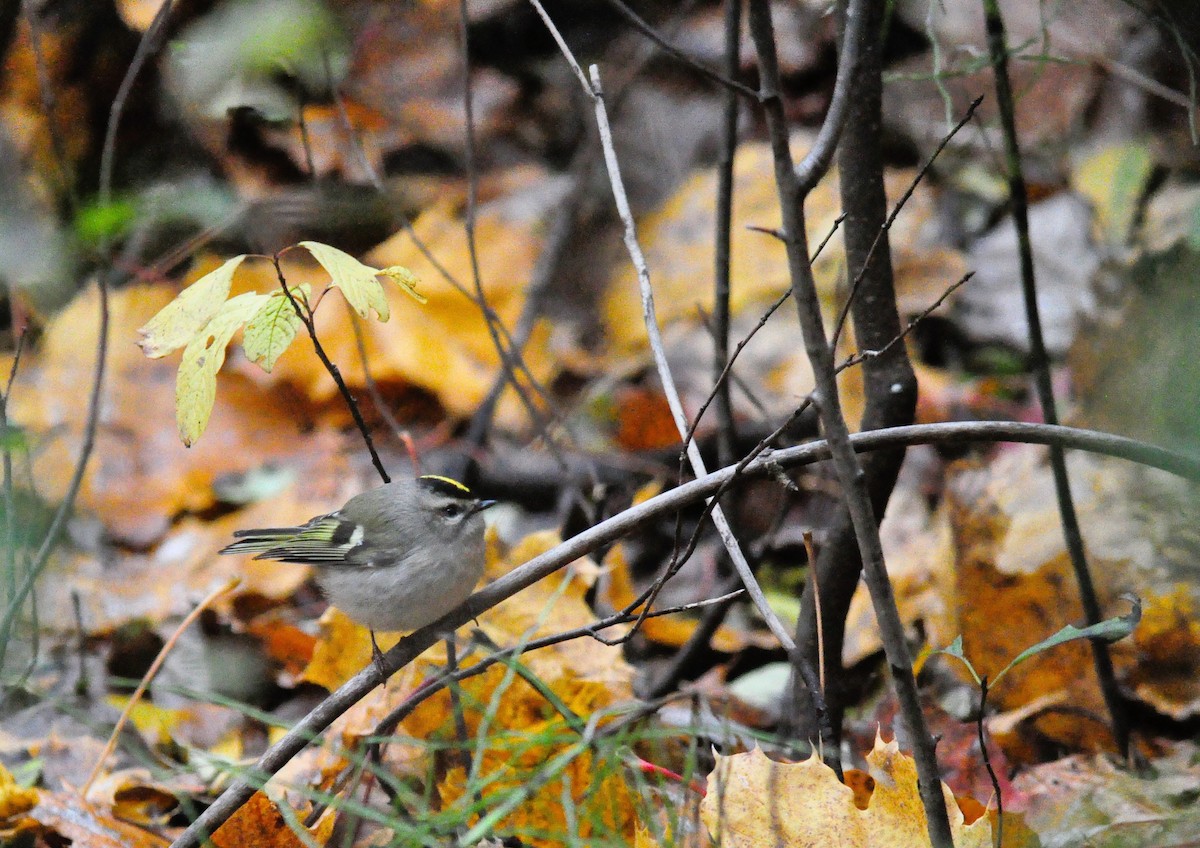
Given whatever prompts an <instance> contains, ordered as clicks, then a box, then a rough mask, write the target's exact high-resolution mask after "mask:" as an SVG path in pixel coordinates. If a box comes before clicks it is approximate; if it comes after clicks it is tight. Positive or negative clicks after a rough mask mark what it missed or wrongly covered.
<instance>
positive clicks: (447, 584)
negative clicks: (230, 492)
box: [221, 474, 495, 631]
mask: <svg viewBox="0 0 1200 848" xmlns="http://www.w3.org/2000/svg"><path fill="white" fill-rule="evenodd" d="M493 504H495V501H489V500H480V499H478V498H476V497H474V496H473V495H472V494H471V491H470V489H468V488H467V487H466V486H464V485H463V484H462V483H459V482H458V481H456V480H451V479H450V478H449V477H439V476H437V475H434V474H427V475H425V476H424V477H418V478H417V479H415V480H399V481H396V482H393V483H387V484H386V485H383V486H380V487H379V488H378V489H372V490H371V491H369V492H363V493H362V494H361V495H355V496H354V497H352V498H351V499H350V500H348V501H346V505H345V506H343V507H342V508H341V509H339V510H337V511H336V512H331V513H329V514H328V515H319V516H317V517H316V518H314V519H312V520H311V521H309V522H308V523H307V524H304V525H302V526H300V527H280V528H272V529H263V530H239V531H237V532H236V533H234V534H233V535H234V537H235V538H237V539H238V541H236V542H234V543H233V544H232V545H229V546H228V547H226V548H224V549H222V550H221V553H223V554H240V553H255V554H258V556H256V557H255V559H274V560H279V561H281V562H299V563H305V564H307V565H313V566H316V568H317V582H318V583H319V584H320V585H321V588H322V589H323V590H324V592H325V595H326V596H327V597H328V598H329V601H330V603H332V604H333V605H334V606H336V607H339V608H340V609H341V610H343V611H344V612H345V613H346V615H348V616H350V618H352V619H354V620H355V621H357V622H359V623H360V624H363V625H366V626H367V627H369V628H371V630H372V631H375V630H416V629H418V628H420V627H424V626H425V625H426V624H429V623H431V622H433V621H436V620H437V619H439V618H441V617H442V616H443V615H445V614H446V613H448V612H450V610H452V609H454V608H455V607H456V606H458V605H459V604H461V603H462V602H463V601H465V600H466V599H467V596H469V595H470V594H471V590H472V589H474V588H475V584H476V583H477V582H479V578H480V576H481V575H482V574H483V567H484V543H483V531H484V521H483V515H482V513H483V511H484V510H485V509H487V508H488V507H490V506H492V505H493Z"/></svg>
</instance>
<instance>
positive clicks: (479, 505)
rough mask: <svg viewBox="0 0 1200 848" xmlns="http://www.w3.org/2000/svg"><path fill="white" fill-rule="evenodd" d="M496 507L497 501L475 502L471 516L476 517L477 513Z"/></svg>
mask: <svg viewBox="0 0 1200 848" xmlns="http://www.w3.org/2000/svg"><path fill="white" fill-rule="evenodd" d="M495 505H496V502H495V501H475V505H474V506H473V507H471V515H474V514H475V513H477V512H483V511H484V510H485V509H491V508H492V507H494V506H495Z"/></svg>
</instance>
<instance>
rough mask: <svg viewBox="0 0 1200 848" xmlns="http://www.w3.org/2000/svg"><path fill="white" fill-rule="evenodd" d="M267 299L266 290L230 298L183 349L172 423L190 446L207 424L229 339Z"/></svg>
mask: <svg viewBox="0 0 1200 848" xmlns="http://www.w3.org/2000/svg"><path fill="white" fill-rule="evenodd" d="M270 299H271V295H269V294H255V293H253V292H248V293H246V294H239V295H238V296H237V297H235V298H231V299H230V300H228V301H227V302H226V303H225V304H224V305H223V306H222V307H221V309H220V311H219V312H217V314H216V315H215V316H213V318H212V320H211V321H209V322H208V323H207V324H206V325H205V326H204V328H203V329H202V330H201V331H200V332H199V333H197V334H196V335H194V336H193V337H192V340H191V341H190V342H188V344H187V347H185V348H184V349H183V360H182V361H181V362H180V363H179V373H178V375H176V378H175V423H176V424H177V425H178V427H179V438H180V439H181V440H182V441H183V444H184V445H185V446H187V447H191V446H192V444H193V443H194V442H195V441H196V440H197V439H199V438H200V435H201V434H202V433H203V432H204V428H205V427H207V426H208V419H209V417H210V416H211V415H212V409H213V402H214V401H215V400H216V397H217V372H218V371H220V370H221V365H222V364H224V362H225V348H226V347H227V346H228V345H229V340H230V339H232V338H233V334H234V333H236V332H237V331H238V328H240V327H241V326H242V325H243V324H245V323H246V322H247V321H249V320H250V319H251V318H253V317H254V316H255V315H256V314H257V313H258V311H259V310H260V309H262V308H263V306H264V305H265V304H266V302H267V301H268V300H270Z"/></svg>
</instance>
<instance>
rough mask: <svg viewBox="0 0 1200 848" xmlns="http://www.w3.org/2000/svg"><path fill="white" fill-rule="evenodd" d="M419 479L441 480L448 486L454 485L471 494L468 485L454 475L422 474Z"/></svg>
mask: <svg viewBox="0 0 1200 848" xmlns="http://www.w3.org/2000/svg"><path fill="white" fill-rule="evenodd" d="M419 479H421V480H437V481H439V482H442V483H445V484H446V485H448V486H453V487H454V488H456V489H458V490H459V491H462V492H465V493H466V494H468V495H469V494H471V490H470V489H468V488H467V487H466V486H464V485H463V484H462V483H460V482H458V481H457V480H455V479H454V478H452V477H443V476H442V475H440V474H422V475H421V477H420V478H419Z"/></svg>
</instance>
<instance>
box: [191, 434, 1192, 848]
mask: <svg viewBox="0 0 1200 848" xmlns="http://www.w3.org/2000/svg"><path fill="white" fill-rule="evenodd" d="M970 442H1023V443H1026V444H1039V445H1051V444H1055V445H1061V446H1062V447H1064V448H1074V449H1078V450H1086V451H1090V452H1092V453H1097V454H1102V455H1104V456H1112V457H1117V458H1119V459H1126V460H1129V461H1131V462H1136V463H1139V464H1141V465H1147V466H1150V467H1151V468H1157V469H1160V470H1162V471H1166V472H1169V473H1171V474H1175V475H1177V476H1179V477H1183V478H1185V479H1188V480H1194V481H1197V482H1200V459H1196V458H1194V457H1190V456H1187V455H1186V454H1182V453H1177V452H1175V451H1172V450H1168V449H1166V448H1160V447H1157V446H1155V445H1150V444H1147V443H1145V442H1139V441H1137V440H1136V439H1129V438H1126V437H1124V436H1114V435H1110V434H1108V433H1100V432H1096V431H1094V430H1081V429H1077V428H1075V427H1062V426H1052V425H1049V424H1028V423H1024V422H1010V421H984V422H976V421H969V422H954V423H949V424H913V425H910V426H908V427H893V428H891V429H887V430H872V431H870V432H867V433H857V434H854V435H851V437H850V443H851V445H852V446H853V447H854V449H855V450H856V451H858V452H860V453H863V452H866V451H872V450H880V449H886V448H896V447H901V446H909V445H922V444H963V443H970ZM828 458H829V445H828V444H827V443H826V442H824V441H819V442H810V443H808V444H805V445H798V446H796V447H792V448H787V449H785V450H780V451H774V452H772V453H770V454H769V456H765V457H760V458H759V459H758V460H756V461H755V462H754V463H752V464H750V465H749V466H747V468H746V470H745V471H744V472H743V473H744V475H745V476H746V477H747V478H748V479H749V478H751V477H761V476H766V475H767V474H769V473H770V469H771V467H772V466H784V467H790V466H796V465H809V464H811V463H814V462H820V461H822V460H825V459H828ZM736 472H737V469H736V467H727V468H722V469H721V470H720V471H715V472H713V473H712V474H708V475H706V476H704V477H701V478H699V479H698V480H693V481H692V482H690V483H685V484H684V485H682V486H680V487H679V488H677V489H672V490H671V491H669V492H664V493H663V494H661V495H658V496H656V497H653V498H651V499H649V500H647V501H644V502H642V503H640V504H638V505H636V506H633V507H630V508H629V509H627V510H625V511H624V512H622V513H620V514H619V515H615V516H613V517H612V518H610V519H608V520H607V521H604V522H602V523H600V524H597V525H596V526H595V527H592V528H590V529H588V530H585V531H584V532H582V533H580V534H579V535H577V536H573V537H572V538H570V539H568V540H566V541H564V542H563V543H562V544H560V545H558V546H557V547H555V548H553V549H552V550H549V551H547V552H546V553H544V554H541V555H540V556H537V557H534V558H533V559H531V560H530V561H529V562H527V563H525V564H524V565H521V566H519V567H517V568H515V569H514V570H513V571H511V572H509V573H508V574H506V575H505V576H504V577H502V578H500V579H499V580H497V581H496V582H495V583H492V584H490V585H488V586H486V587H485V588H484V589H482V590H480V591H479V592H476V593H475V594H474V595H472V596H471V597H470V598H468V599H467V601H466V602H465V603H464V604H462V605H461V606H459V607H458V608H457V609H455V610H453V611H452V612H450V613H448V614H447V615H445V616H443V617H442V618H441V619H439V620H438V621H436V622H434V623H433V624H430V625H428V626H426V627H423V628H421V629H420V630H418V631H416V632H415V633H412V634H410V635H408V636H405V637H404V638H403V639H401V640H400V641H399V642H398V643H396V645H395V647H393V648H392V649H391V650H389V651H388V652H387V653H386V654H384V655H383V664H384V668H385V669H386V671H387V673H388V674H395V673H396V672H397V671H398V670H399V669H401V668H403V667H404V666H405V665H407V664H408V663H410V662H412V661H413V659H415V658H416V657H417V656H418V655H419V654H420V653H421V652H422V651H424V650H426V649H427V648H429V647H430V646H431V645H432V644H433V643H434V642H436V641H437V639H438V638H439V635H440V634H441V633H444V632H446V631H447V630H454V629H456V628H458V627H461V626H462V625H464V624H466V623H467V622H468V621H470V620H471V619H472V618H474V617H475V616H477V615H481V614H482V613H483V612H484V611H486V610H488V609H491V608H492V607H493V606H495V605H496V604H498V603H500V602H501V601H503V600H505V599H507V598H510V597H512V596H513V595H515V594H516V593H517V592H519V591H521V590H522V589H525V588H528V587H529V586H532V585H533V584H534V583H536V582H537V581H539V580H541V579H542V578H543V577H546V576H547V575H550V574H553V573H554V572H555V571H557V570H558V569H560V568H562V567H563V566H565V565H567V564H568V563H570V562H573V561H574V560H576V559H579V558H580V557H582V556H587V555H588V554H589V553H591V552H592V551H594V550H596V549H597V548H599V547H600V546H601V545H606V544H608V543H610V542H613V541H615V540H616V539H619V538H620V537H621V536H624V535H625V534H626V533H629V532H630V531H632V530H634V529H635V528H637V527H640V526H641V525H643V524H646V523H648V522H650V521H653V520H655V519H657V518H659V517H661V516H663V515H667V514H670V513H672V512H675V511H677V510H679V509H682V508H683V507H685V506H687V505H689V504H692V503H695V502H697V501H700V500H702V499H703V498H705V497H706V496H709V495H712V494H713V493H714V492H716V491H717V489H718V488H720V487H721V485H722V484H724V483H725V482H727V481H728V480H729V479H730V478H731V477H733V476H734V474H735V473H736ZM378 682H379V674H378V672H377V671H376V668H375V665H374V663H370V664H368V666H367V667H366V668H365V669H363V670H362V671H360V672H359V673H358V674H356V675H355V676H354V677H352V678H351V679H350V680H348V681H347V682H346V683H345V684H344V685H343V686H342V687H341V688H340V689H338V690H337V691H336V692H333V693H331V694H330V695H329V697H328V698H326V699H325V700H324V701H322V702H321V703H320V704H318V705H317V707H316V708H315V709H313V711H312V712H310V713H309V714H308V715H306V716H305V717H304V718H303V719H302V720H301V721H300V722H299V723H297V724H296V726H295V727H293V728H292V729H291V730H290V731H289V732H288V733H287V735H285V736H284V737H283V738H282V739H280V740H279V741H278V742H276V743H275V744H274V745H272V746H271V747H270V748H269V749H267V751H266V752H265V753H264V754H263V755H262V756H261V757H260V758H259V760H258V762H257V763H256V764H255V766H254V770H255V772H256V773H258V774H262V775H272V774H274V773H276V772H277V771H279V770H280V769H281V768H283V766H284V765H286V764H287V763H288V761H289V760H291V759H292V757H294V756H295V755H296V754H298V753H299V752H300V751H301V750H303V749H304V747H305V746H306V745H308V743H309V742H310V741H313V740H315V739H316V738H317V737H318V736H319V735H320V733H321V732H322V731H324V730H325V729H326V728H327V727H329V725H330V724H331V723H332V722H333V720H334V719H335V718H337V717H338V716H339V715H341V714H342V713H344V712H345V711H346V710H348V709H349V708H350V707H352V706H353V705H354V704H356V703H358V701H360V700H362V698H363V697H365V696H366V695H367V693H368V692H370V691H371V690H372V689H374V688H375V686H376V685H377V684H378ZM254 791H255V787H253V786H251V785H250V784H248V783H246V782H244V781H236V782H234V783H233V784H232V785H231V786H230V787H229V788H228V789H226V790H225V792H224V793H223V794H222V795H221V797H220V798H218V799H217V800H216V801H215V802H214V803H213V805H212V806H211V807H209V808H208V809H207V810H205V811H204V812H203V813H202V814H201V815H200V816H199V818H197V819H196V820H195V821H194V822H193V823H192V824H191V825H190V826H188V828H187V830H185V831H184V832H183V834H181V835H180V837H179V838H178V839H176V840H175V842H174V843H172V848H199V845H200V844H201V838H202V836H203V835H208V834H211V833H212V832H213V831H214V830H216V829H217V828H218V827H220V826H221V824H223V823H224V822H225V820H226V819H228V818H229V817H230V816H231V815H233V813H234V812H235V811H236V810H237V809H238V808H239V807H240V806H241V805H242V804H244V803H245V802H246V800H247V799H249V798H250V796H251V795H253V794H254Z"/></svg>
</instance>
